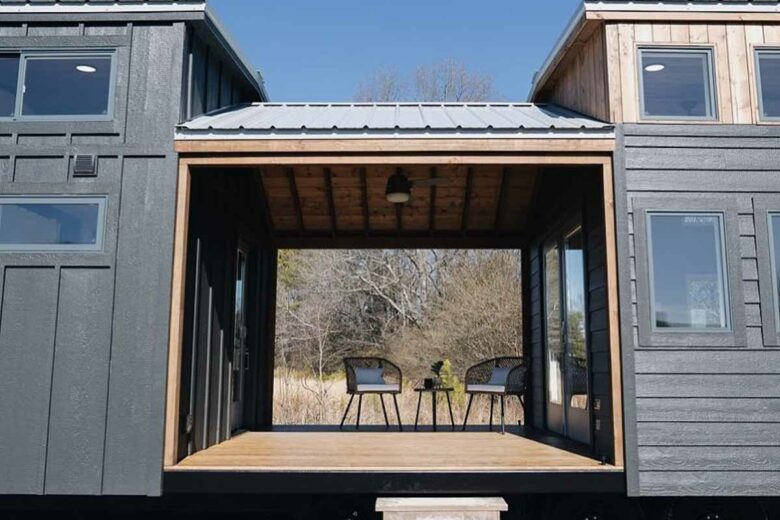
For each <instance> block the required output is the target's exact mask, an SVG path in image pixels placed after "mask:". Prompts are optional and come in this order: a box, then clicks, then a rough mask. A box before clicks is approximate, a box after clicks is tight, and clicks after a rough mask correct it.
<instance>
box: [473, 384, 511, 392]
mask: <svg viewBox="0 0 780 520" xmlns="http://www.w3.org/2000/svg"><path fill="white" fill-rule="evenodd" d="M467 390H468V391H469V392H477V393H479V392H481V393H485V394H503V393H504V391H505V390H506V385H469V386H468V388H467Z"/></svg>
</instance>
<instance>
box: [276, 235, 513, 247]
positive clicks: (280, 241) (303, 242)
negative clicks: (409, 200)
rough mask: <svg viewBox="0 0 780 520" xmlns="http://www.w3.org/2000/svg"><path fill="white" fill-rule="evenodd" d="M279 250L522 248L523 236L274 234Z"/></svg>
mask: <svg viewBox="0 0 780 520" xmlns="http://www.w3.org/2000/svg"><path fill="white" fill-rule="evenodd" d="M273 244H274V246H275V247H277V248H279V249H521V248H522V247H523V246H524V245H525V237H524V236H523V235H522V234H520V233H518V234H512V235H500V236H495V235H493V234H492V233H487V234H485V233H480V234H476V233H472V234H469V235H468V236H466V237H464V236H463V235H461V234H460V233H437V234H435V235H433V236H431V235H430V234H428V233H427V232H423V233H411V232H407V233H405V234H404V235H402V236H398V235H396V234H395V233H394V232H393V231H390V232H389V233H385V234H377V233H374V234H372V235H371V236H370V237H366V236H365V235H363V234H361V233H357V234H345V233H342V234H339V235H337V236H335V237H334V236H331V235H330V234H327V233H326V234H323V233H306V234H304V235H303V236H299V235H296V234H284V235H277V236H276V238H275V239H274V242H273Z"/></svg>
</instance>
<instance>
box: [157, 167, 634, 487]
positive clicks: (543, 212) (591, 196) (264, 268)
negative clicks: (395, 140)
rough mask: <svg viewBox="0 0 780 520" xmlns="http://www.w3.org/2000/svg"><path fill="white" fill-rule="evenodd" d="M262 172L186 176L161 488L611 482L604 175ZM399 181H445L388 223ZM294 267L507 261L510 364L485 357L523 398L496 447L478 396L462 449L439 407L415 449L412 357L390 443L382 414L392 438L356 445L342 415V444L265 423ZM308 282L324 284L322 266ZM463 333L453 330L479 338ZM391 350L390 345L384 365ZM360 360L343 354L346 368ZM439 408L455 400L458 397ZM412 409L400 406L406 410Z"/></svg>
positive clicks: (380, 436) (459, 407)
mask: <svg viewBox="0 0 780 520" xmlns="http://www.w3.org/2000/svg"><path fill="white" fill-rule="evenodd" d="M411 160H412V161H413V159H411ZM259 162H260V164H258V165H256V166H252V167H246V166H245V165H242V166H236V165H229V166H228V167H214V166H190V167H189V168H188V169H187V172H186V175H187V180H188V182H187V188H188V189H187V192H188V194H189V195H188V198H187V204H186V207H187V219H186V221H187V240H186V255H184V258H185V259H186V266H185V269H184V286H183V293H182V294H183V299H182V302H181V309H182V313H183V315H182V329H181V331H182V335H181V343H180V345H181V350H180V358H179V363H180V364H179V366H180V371H179V372H178V376H177V377H178V383H177V386H178V392H177V395H176V401H177V402H176V406H177V408H178V414H177V415H176V416H174V417H175V419H174V420H176V421H177V425H176V428H175V431H176V437H175V439H174V442H173V445H174V446H175V451H174V452H173V453H170V458H169V459H168V460H169V464H168V466H167V467H166V470H167V471H168V472H174V473H181V472H195V473H198V472H217V473H220V472H226V471H227V472H230V471H241V472H244V473H245V472H252V473H263V474H265V473H274V472H293V473H295V472H304V473H310V472H315V473H316V472H320V473H329V472H347V473H361V472H362V473H394V472H401V473H403V472H411V473H420V472H422V473H427V472H456V473H457V472H466V473H481V474H487V473H490V472H496V471H500V472H510V473H517V474H520V473H522V474H535V473H538V474H543V473H544V474H547V473H550V472H552V473H558V474H561V475H563V474H570V473H577V474H579V473H581V472H595V473H605V472H607V473H608V472H614V471H618V472H619V471H621V465H622V447H621V446H620V441H617V440H616V438H615V428H614V424H615V423H614V420H613V419H614V410H613V406H614V405H615V404H614V403H615V393H614V392H613V383H614V380H613V374H612V363H613V362H614V360H615V359H617V358H616V357H615V353H614V345H613V344H612V343H611V341H610V334H611V332H610V323H609V319H608V305H609V302H608V289H607V280H608V273H607V243H606V240H607V234H606V228H605V215H608V214H609V210H606V211H605V200H607V201H609V200H610V199H609V198H608V197H605V192H604V185H603V183H604V179H605V173H604V172H605V170H604V169H603V166H602V164H596V165H588V164H574V165H570V164H566V165H552V166H551V165H546V164H539V165H533V164H532V165H529V164H522V165H517V164H511V163H510V164H506V165H489V166H485V165H483V164H479V163H475V164H473V165H470V164H463V165H449V164H437V165H435V166H431V165H425V166H420V165H415V164H403V165H394V166H393V167H392V168H390V167H387V166H385V165H372V164H365V165H349V166H342V165H329V164H327V163H325V164H311V163H307V164H305V165H290V166H283V167H282V166H273V165H272V166H268V165H262V164H261V163H262V160H259ZM399 172H402V173H405V174H406V175H408V176H409V178H415V177H418V176H421V175H425V176H426V178H431V177H432V176H435V177H436V178H444V179H447V181H446V182H444V183H442V184H438V183H436V184H433V185H431V186H426V187H424V188H416V189H414V191H413V193H412V198H411V200H410V201H409V203H408V204H405V205H398V204H393V203H390V202H388V201H387V198H386V193H385V187H386V182H387V179H388V176H389V175H393V174H395V173H399ZM610 189H611V188H610ZM607 203H608V202H607ZM290 251H297V252H298V253H297V254H301V255H304V256H307V258H308V261H311V262H314V265H313V266H310V268H311V269H312V272H313V273H314V274H315V275H316V269H317V265H316V263H317V258H318V257H317V255H318V254H319V255H327V254H328V252H330V253H332V254H334V255H336V256H338V255H342V256H343V255H347V254H348V252H349V251H353V252H355V253H356V255H357V256H358V257H360V261H363V262H369V263H370V259H371V258H372V255H379V256H381V255H382V254H387V255H393V254H395V255H399V254H401V255H423V257H424V256H425V255H426V254H427V255H433V254H445V253H446V254H449V255H454V256H457V255H459V254H461V255H469V254H470V255H472V256H480V255H481V256H483V257H484V258H488V259H489V258H491V256H492V257H493V258H494V259H495V258H502V259H503V260H504V261H505V262H506V260H507V259H515V260H516V261H517V264H518V265H517V266H516V267H517V271H516V273H517V276H518V278H519V279H518V286H517V289H516V294H517V296H518V298H519V301H518V302H516V316H515V318H516V320H517V325H518V327H517V334H518V336H519V337H518V338H517V341H516V347H508V348H507V349H504V350H502V349H498V350H495V351H492V352H491V355H492V354H493V353H495V354H496V356H493V357H498V355H503V354H507V355H509V354H515V356H516V357H517V358H519V359H520V360H521V364H522V365H523V368H524V371H525V378H526V380H525V383H524V388H523V392H522V396H516V397H522V400H523V402H524V404H525V410H523V409H522V408H521V407H520V406H519V403H518V402H517V401H513V400H512V399H514V398H513V397H512V396H509V399H508V400H507V401H506V403H505V405H506V407H507V412H508V413H507V414H506V416H505V420H506V425H507V429H506V435H501V434H500V433H499V432H498V418H499V415H498V411H497V407H498V400H495V401H493V403H494V405H495V406H496V414H495V415H494V417H495V419H494V421H495V422H494V425H493V429H492V430H491V429H490V427H489V426H488V424H487V423H488V408H487V402H488V401H490V400H491V398H490V397H489V396H488V397H485V396H484V395H477V396H476V397H477V398H480V397H481V398H486V399H487V401H483V402H482V403H478V404H477V403H475V404H474V407H475V408H474V411H473V412H472V413H473V414H474V415H471V417H470V419H469V427H467V429H466V431H462V420H463V418H464V417H463V413H464V412H463V403H461V402H459V403H457V404H456V406H455V408H454V410H455V411H456V412H457V419H456V420H455V421H454V422H455V426H456V427H455V428H454V430H455V431H452V430H453V428H451V418H450V417H449V416H448V410H447V408H446V407H445V406H446V401H444V395H441V396H440V397H439V400H438V404H439V409H438V419H439V422H438V428H437V429H438V431H436V432H434V431H433V424H432V419H431V417H430V414H429V413H426V415H427V417H423V420H422V421H420V423H421V425H420V428H419V430H420V431H417V432H415V431H414V416H413V414H411V408H413V407H416V402H415V400H416V398H417V396H415V395H414V394H413V392H414V390H415V387H416V386H419V385H423V383H422V382H421V381H420V380H421V379H424V377H425V376H426V375H427V372H429V367H428V365H429V360H434V358H439V357H441V356H439V355H429V354H428V353H425V352H413V353H411V352H405V353H404V354H405V358H404V361H403V365H404V371H405V374H404V375H405V376H407V375H408V376H409V381H411V384H409V383H404V384H403V385H401V387H399V389H398V390H399V392H398V394H397V395H403V399H405V400H406V401H404V405H403V409H404V411H403V414H402V415H401V419H402V422H403V424H404V427H405V428H404V431H399V430H398V428H397V427H396V424H395V423H396V422H397V420H395V416H396V414H395V413H394V410H393V405H392V404H391V401H389V400H388V401H385V404H386V406H387V408H386V410H385V412H386V413H387V414H388V416H390V417H393V419H394V420H393V421H390V422H391V427H390V428H386V426H385V424H384V418H383V415H381V413H382V412H381V408H376V410H374V412H373V420H370V421H369V422H370V423H371V424H366V422H365V419H364V422H363V424H362V425H361V428H360V430H359V431H358V430H357V429H356V427H355V418H354V414H355V412H356V410H355V409H354V408H353V409H352V412H351V420H349V421H348V422H347V423H346V424H345V430H344V431H341V430H340V429H339V425H338V423H337V421H334V417H335V415H334V414H333V412H332V411H331V412H329V413H330V415H328V417H327V418H325V419H324V420H318V421H312V420H281V421H280V420H278V419H279V416H277V418H276V419H277V420H275V417H274V396H275V395H276V397H277V414H278V413H279V412H278V408H279V402H278V399H279V396H280V392H282V391H290V389H291V386H290V385H291V384H293V385H294V383H293V382H291V381H280V379H279V364H278V363H277V361H278V360H279V351H278V350H277V349H278V348H279V346H278V344H277V339H278V338H279V334H278V330H277V326H278V324H279V323H280V321H281V317H280V316H279V315H278V312H279V307H278V302H277V298H278V295H279V294H280V292H279V291H280V285H281V284H284V283H286V282H287V281H286V280H283V279H284V277H286V276H289V275H290V273H289V272H288V271H287V269H288V268H289V266H288V265H285V262H288V261H289V260H290V258H289V257H290V254H291V253H290ZM421 258H422V257H421ZM406 260H407V261H411V259H410V258H407V259H406ZM510 263H511V262H510ZM507 265H508V264H507ZM321 267H322V269H326V268H331V267H332V266H331V267H328V266H326V265H324V262H323V265H322V266H321ZM368 269H370V268H368ZM323 275H324V272H323ZM510 292H511V291H510ZM379 297H381V295H379ZM444 302H445V303H446V299H445V300H444ZM363 303H364V304H366V305H367V304H368V303H366V302H363ZM309 304H311V302H309ZM324 307H325V306H324V304H323V306H317V305H311V306H310V309H311V310H310V314H307V316H308V318H310V320H314V319H316V314H317V312H318V311H322V310H325V309H324ZM469 312H475V310H474V308H472V309H471V311H469ZM299 318H300V316H299ZM473 318H474V317H473V316H472V315H464V316H463V320H464V321H466V322H469V320H472V321H471V322H469V323H473V325H472V326H476V324H477V323H478V321H477V322H475V321H474V320H473ZM449 319H450V320H452V319H454V318H452V317H450V318H449ZM484 321H485V322H489V318H484ZM453 323H454V322H453ZM311 339H312V338H309V339H308V340H311ZM352 339H353V340H354V338H352ZM287 341H294V337H293V336H290V338H288V339H287ZM314 341H315V342H316V338H315V339H314ZM402 344H403V338H400V339H399V346H398V347H397V348H402ZM507 345H512V341H508V342H507ZM513 348H514V349H516V351H513ZM487 352H488V351H486V353H485V355H484V356H483V355H481V354H479V355H476V354H475V355H472V354H474V353H469V354H468V355H462V356H460V357H461V358H463V359H465V360H472V361H475V362H476V360H477V358H480V359H481V358H482V357H485V358H488V357H491V356H488V354H487ZM345 353H346V352H345ZM359 353H360V349H357V348H356V349H353V350H351V351H350V352H349V354H350V355H353V354H359ZM376 353H378V354H382V357H387V358H392V357H396V358H397V357H399V356H397V355H393V352H392V351H390V352H384V353H383V352H376V351H375V350H371V349H370V348H367V349H366V354H376ZM475 356H476V357H475ZM471 358H474V359H471ZM448 361H449V368H448V370H450V371H451V374H450V376H454V377H457V378H458V383H459V384H463V383H464V381H463V378H464V374H465V370H466V368H468V367H467V366H465V365H466V364H467V363H464V362H461V359H457V360H453V359H449V360H448ZM453 361H455V362H456V363H457V366H455V367H453ZM329 363H331V366H330V368H329V371H330V374H337V373H339V370H335V369H334V368H333V363H336V364H339V363H338V360H337V361H333V360H331V361H329ZM275 370H276V372H275ZM334 377H338V376H334ZM302 384H306V383H305V382H304V383H302ZM283 385H287V387H286V388H285V387H284V386H283ZM445 386H446V385H445ZM346 390H347V386H346V384H344V381H340V382H338V384H337V385H336V387H335V388H333V389H332V390H330V391H332V392H335V393H340V395H339V396H338V398H337V401H338V402H339V404H340V405H343V403H345V402H346V400H347V397H348V396H347V395H346V393H345V392H346ZM374 397H375V396H365V400H364V401H363V406H366V405H368V406H374V407H376V406H378V402H377V403H374V405H369V404H368V400H369V399H371V398H374ZM450 397H451V398H452V397H457V398H458V399H462V398H463V394H458V396H453V395H450ZM410 399H411V403H413V404H412V405H411V406H410V405H408V404H406V403H407V402H408V401H410ZM429 399H430V396H429V395H424V396H423V397H422V403H423V407H424V408H423V409H426V408H427V410H430V408H429V407H430V400H429ZM287 405H289V403H287ZM293 406H294V405H293ZM353 406H354V405H353ZM510 408H511V410H509V409H510ZM299 411H300V410H299ZM342 411H343V410H341V409H340V410H338V413H341V412H342ZM363 413H366V412H365V409H364V410H363ZM304 416H305V414H304ZM169 417H171V415H170V414H169ZM284 423H287V424H284ZM314 423H317V424H314ZM616 447H617V448H619V449H617V448H616ZM169 448H170V446H169Z"/></svg>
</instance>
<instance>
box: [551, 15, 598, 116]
mask: <svg viewBox="0 0 780 520" xmlns="http://www.w3.org/2000/svg"><path fill="white" fill-rule="evenodd" d="M605 49H606V45H605V33H604V31H603V29H602V28H601V27H599V28H598V29H596V30H595V31H593V33H592V34H591V35H590V36H588V37H587V38H586V39H585V40H584V41H583V42H578V43H577V44H576V45H575V46H574V47H573V48H572V50H570V51H569V52H570V54H569V55H568V56H567V57H566V59H565V61H564V62H562V63H561V65H560V66H559V67H558V71H556V72H555V73H554V74H553V75H552V77H551V79H550V80H549V82H548V85H547V86H546V87H545V89H544V90H543V91H542V92H541V93H540V95H539V96H538V100H539V101H549V102H551V103H555V104H558V105H561V106H564V107H566V108H570V109H572V110H576V111H577V112H581V113H583V114H587V115H589V116H592V117H595V118H597V119H601V120H608V119H609V116H610V114H609V105H608V100H607V95H606V92H607V69H606V62H607V60H606V55H605V52H606V51H605Z"/></svg>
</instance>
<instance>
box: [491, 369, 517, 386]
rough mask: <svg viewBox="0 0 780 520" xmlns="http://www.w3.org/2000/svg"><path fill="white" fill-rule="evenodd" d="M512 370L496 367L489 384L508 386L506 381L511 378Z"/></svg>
mask: <svg viewBox="0 0 780 520" xmlns="http://www.w3.org/2000/svg"><path fill="white" fill-rule="evenodd" d="M511 370H512V369H511V368H501V367H495V368H494V369H493V373H492V374H491V375H490V381H488V384H489V385H501V386H506V380H507V378H508V377H509V372H510V371H511Z"/></svg>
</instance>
